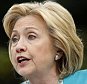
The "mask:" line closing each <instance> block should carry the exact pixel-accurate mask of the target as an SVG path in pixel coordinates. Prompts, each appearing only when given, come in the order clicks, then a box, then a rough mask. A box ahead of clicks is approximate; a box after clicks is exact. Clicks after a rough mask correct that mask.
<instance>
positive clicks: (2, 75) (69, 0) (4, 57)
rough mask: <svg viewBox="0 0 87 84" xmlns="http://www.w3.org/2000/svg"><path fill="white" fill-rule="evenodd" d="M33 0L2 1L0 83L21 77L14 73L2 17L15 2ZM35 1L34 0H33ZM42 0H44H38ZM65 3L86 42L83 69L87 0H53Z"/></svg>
mask: <svg viewBox="0 0 87 84" xmlns="http://www.w3.org/2000/svg"><path fill="white" fill-rule="evenodd" d="M30 1H31V0H3V1H2V2H1V3H0V84H19V83H20V82H21V78H18V76H16V75H15V74H14V73H15V72H14V69H13V67H12V65H11V63H10V60H9V56H8V41H9V39H8V37H7V36H6V34H5V32H4V29H3V26H2V19H3V16H4V15H5V13H6V12H7V10H8V9H9V8H10V7H11V6H12V5H13V4H15V3H21V2H30ZM32 1H34V0H32ZM36 1H39V2H42V1H44V0H36ZM51 1H56V2H58V3H60V4H61V5H63V6H64V7H65V8H66V9H68V11H69V12H70V13H71V14H72V16H73V18H74V21H75V23H76V27H77V33H78V35H79V36H80V37H81V38H82V40H83V43H84V62H83V66H82V69H85V68H87V0H51Z"/></svg>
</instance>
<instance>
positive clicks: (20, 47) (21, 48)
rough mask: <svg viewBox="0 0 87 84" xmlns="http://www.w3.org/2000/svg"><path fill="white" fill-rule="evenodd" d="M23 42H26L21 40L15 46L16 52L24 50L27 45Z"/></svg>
mask: <svg viewBox="0 0 87 84" xmlns="http://www.w3.org/2000/svg"><path fill="white" fill-rule="evenodd" d="M25 44H26V43H24V42H23V41H19V42H18V44H17V46H16V52H17V53H22V52H26V50H27V46H26V45H25Z"/></svg>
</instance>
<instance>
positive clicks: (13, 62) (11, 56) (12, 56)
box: [9, 47, 15, 65]
mask: <svg viewBox="0 0 87 84" xmlns="http://www.w3.org/2000/svg"><path fill="white" fill-rule="evenodd" d="M9 58H10V61H11V63H12V64H13V65H14V64H15V50H14V48H12V47H11V50H9Z"/></svg>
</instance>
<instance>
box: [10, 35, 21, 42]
mask: <svg viewBox="0 0 87 84" xmlns="http://www.w3.org/2000/svg"><path fill="white" fill-rule="evenodd" d="M18 40H19V39H18V37H17V36H13V37H12V38H11V42H12V43H16V42H18Z"/></svg>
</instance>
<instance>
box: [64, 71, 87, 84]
mask: <svg viewBox="0 0 87 84" xmlns="http://www.w3.org/2000/svg"><path fill="white" fill-rule="evenodd" d="M63 84H87V70H80V71H77V72H75V73H74V74H72V75H70V76H68V77H66V78H64V80H63Z"/></svg>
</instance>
